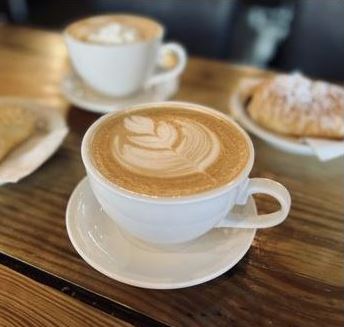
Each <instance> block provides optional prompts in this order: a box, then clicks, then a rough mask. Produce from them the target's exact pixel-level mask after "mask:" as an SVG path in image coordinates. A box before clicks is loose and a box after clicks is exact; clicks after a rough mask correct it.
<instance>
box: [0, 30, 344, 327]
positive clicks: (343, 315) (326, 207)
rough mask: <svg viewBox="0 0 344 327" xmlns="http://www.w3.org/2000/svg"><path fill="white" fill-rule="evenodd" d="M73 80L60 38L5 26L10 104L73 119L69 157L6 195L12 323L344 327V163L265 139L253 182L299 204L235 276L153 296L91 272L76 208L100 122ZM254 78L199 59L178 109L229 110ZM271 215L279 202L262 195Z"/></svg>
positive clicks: (4, 73)
mask: <svg viewBox="0 0 344 327" xmlns="http://www.w3.org/2000/svg"><path fill="white" fill-rule="evenodd" d="M67 70H68V61H67V56H66V50H65V47H64V45H63V42H62V38H61V36H60V35H58V34H54V33H50V32H43V31H37V30H31V29H25V28H13V27H6V26H3V27H0V95H6V96H8V95H10V96H19V95H20V96H25V97H34V98H39V99H41V100H42V101H44V102H46V103H47V104H50V105H55V106H57V107H58V108H60V109H61V110H63V111H64V112H65V113H66V115H67V113H68V124H69V126H70V133H69V135H68V137H67V139H66V141H65V142H64V144H63V145H62V147H61V148H60V149H59V150H58V152H57V153H56V154H55V155H54V156H53V157H52V158H51V159H50V160H49V161H48V162H46V163H45V164H44V165H43V166H42V167H41V168H40V169H39V170H38V171H37V172H35V173H33V174H32V175H31V176H29V177H27V178H25V179H24V180H22V181H20V182H19V183H18V184H14V185H7V186H4V187H1V188H0V260H1V262H0V263H1V266H0V280H1V284H0V285H1V288H0V325H1V326H19V325H20V323H22V325H25V326H30V325H32V326H40V325H43V326H50V325H54V326H55V325H57V326H64V325H68V326H85V325H90V326H112V325H123V326H125V325H129V324H133V325H138V326H162V325H172V326H307V327H309V326H343V325H344V299H343V296H344V288H343V286H344V269H343V249H344V247H343V231H344V217H343V213H344V201H343V199H344V185H343V183H344V165H343V160H342V159H337V160H333V161H331V162H328V163H320V162H319V161H317V160H316V159H314V158H308V157H299V156H296V155H291V154H287V153H283V152H280V151H278V150H275V149H273V148H271V147H270V146H268V145H266V144H265V143H263V142H262V141H260V140H258V139H255V138H253V140H254V144H255V148H256V163H255V168H254V170H253V172H252V176H261V177H268V178H273V179H276V180H278V181H280V182H281V183H283V184H284V185H286V186H287V187H288V189H289V190H290V192H291V195H292V208H291V212H290V215H289V218H288V219H287V220H286V222H285V223H283V224H282V225H280V226H278V227H275V228H271V229H266V230H260V231H258V233H257V235H256V238H255V241H254V244H253V246H252V247H251V249H250V250H249V252H248V253H247V255H246V256H245V257H244V258H243V260H241V262H240V263H239V264H237V265H236V266H235V268H233V269H232V270H231V271H229V272H227V273H225V274H224V275H222V276H221V277H218V278H217V279H215V280H213V281H211V282H208V283H206V284H203V285H199V286H195V287H191V288H186V289H180V290H170V291H157V290H146V289H139V288H135V287H131V286H128V285H124V284H121V283H119V282H116V281H114V280H111V279H109V278H107V277H105V276H103V275H102V274H100V273H98V272H97V271H95V270H94V269H92V268H91V267H90V266H88V265H87V264H86V263H85V262H84V261H83V260H82V259H81V258H80V257H79V255H78V254H77V253H76V252H75V250H74V249H73V247H72V246H71V243H70V242H69V239H68V237H67V233H66V227H65V210H66V204H67V201H68V198H69V196H70V194H71V192H72V191H73V188H74V187H75V186H76V184H77V183H78V182H79V181H80V179H81V178H82V177H83V176H84V175H85V171H84V168H83V166H82V163H81V159H80V142H81V138H82V136H83V134H84V132H85V131H86V129H87V128H88V126H89V125H90V124H91V123H92V122H93V121H94V120H95V119H97V118H98V116H97V115H95V114H91V113H87V112H85V111H82V110H80V109H77V108H74V107H71V106H69V105H68V104H67V103H66V102H65V101H64V100H63V98H62V97H61V95H60V92H59V81H60V80H61V77H62V76H63V74H65V73H66V71H67ZM257 74H262V73H261V72H259V71H256V70H254V69H250V68H245V67H239V66H232V65H229V64H226V63H221V62H215V61H210V60H204V59H198V58H191V59H190V62H189V64H188V67H187V69H186V72H185V74H184V75H183V78H182V83H181V89H180V91H179V92H178V94H177V96H176V99H178V100H187V101H192V102H197V103H201V104H205V105H209V106H211V107H214V108H216V109H219V110H221V111H224V112H226V111H227V99H228V96H229V94H230V92H231V91H232V90H233V87H235V85H236V83H237V82H238V80H239V79H240V78H242V77H243V76H252V75H257ZM257 202H258V206H259V209H260V210H261V211H264V212H268V211H271V210H273V207H274V206H275V203H274V202H273V201H272V200H271V199H270V198H267V197H262V196H260V197H257Z"/></svg>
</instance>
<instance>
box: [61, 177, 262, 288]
mask: <svg viewBox="0 0 344 327" xmlns="http://www.w3.org/2000/svg"><path fill="white" fill-rule="evenodd" d="M84 187H90V186H89V183H88V177H87V176H85V177H84V178H83V179H82V180H81V181H80V182H79V183H78V184H77V186H76V187H75V188H74V190H73V192H72V194H71V196H70V198H69V200H68V204H67V208H66V228H67V234H68V237H69V240H70V242H71V243H72V245H73V247H74V249H75V251H76V252H77V253H78V254H79V255H80V257H81V258H82V259H83V260H84V261H85V262H86V263H87V264H88V265H90V266H91V267H92V268H93V269H95V270H97V271H98V272H100V273H102V274H103V275H105V276H107V277H109V278H111V279H113V280H115V281H117V282H121V283H123V284H127V285H130V286H134V287H140V288H146V289H156V290H168V289H180V288H186V287H191V286H196V285H199V284H203V283H205V282H208V281H210V280H213V279H215V278H217V277H219V276H221V275H222V274H224V273H225V272H227V271H229V270H230V269H232V268H233V267H234V266H235V265H236V264H237V263H238V262H239V261H240V260H241V259H242V258H243V257H244V256H245V254H246V253H247V252H248V250H249V249H250V247H251V245H252V243H253V240H254V238H255V235H256V229H254V228H250V229H248V230H250V231H251V232H252V233H251V235H250V238H249V240H247V244H246V246H245V247H244V249H243V250H242V251H240V253H239V254H238V255H237V257H236V259H235V260H234V261H231V262H230V263H229V264H227V265H225V266H224V267H223V268H222V269H219V270H216V271H215V272H214V273H212V274H207V275H206V276H203V277H198V278H194V279H191V280H189V281H184V282H176V283H171V282H169V283H166V282H146V281H139V280H137V279H132V278H128V277H123V276H121V275H118V274H116V273H113V272H111V271H108V270H107V269H104V268H103V267H102V266H101V265H99V264H98V263H96V262H95V261H93V260H92V259H91V258H90V257H89V256H88V255H87V254H86V252H85V251H84V250H83V249H82V248H81V246H79V244H78V243H77V241H76V239H75V238H74V236H73V235H74V233H75V231H74V232H73V231H72V229H73V227H72V221H73V219H74V222H75V218H73V217H72V216H73V209H72V206H73V205H75V203H77V201H78V199H77V198H78V197H79V196H80V193H81V192H82V189H83V188H84ZM91 192H92V190H91ZM250 198H252V197H250ZM252 199H253V198H252ZM95 201H96V199H95ZM252 204H253V205H254V208H255V210H257V209H256V204H255V201H254V200H252ZM98 205H99V204H98ZM104 214H105V213H104ZM76 225H77V224H75V226H76ZM74 228H75V227H74ZM126 241H127V242H129V240H126ZM132 244H133V243H132ZM133 246H134V247H136V245H134V244H133ZM162 252H163V250H162Z"/></svg>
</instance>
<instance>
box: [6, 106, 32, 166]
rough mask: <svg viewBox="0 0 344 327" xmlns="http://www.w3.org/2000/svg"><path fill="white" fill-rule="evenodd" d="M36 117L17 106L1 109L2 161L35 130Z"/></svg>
mask: <svg viewBox="0 0 344 327" xmlns="http://www.w3.org/2000/svg"><path fill="white" fill-rule="evenodd" d="M35 123H36V119H35V116H34V115H33V114H32V113H31V112H29V111H28V110H27V109H24V108H21V107H17V106H6V107H0V161H1V160H2V159H3V158H4V157H5V156H6V155H7V154H8V153H9V152H10V151H11V150H12V149H13V148H15V147H16V146H18V145H19V144H21V143H22V142H24V141H25V140H26V139H27V138H28V137H29V136H30V135H31V134H33V132H34V130H35Z"/></svg>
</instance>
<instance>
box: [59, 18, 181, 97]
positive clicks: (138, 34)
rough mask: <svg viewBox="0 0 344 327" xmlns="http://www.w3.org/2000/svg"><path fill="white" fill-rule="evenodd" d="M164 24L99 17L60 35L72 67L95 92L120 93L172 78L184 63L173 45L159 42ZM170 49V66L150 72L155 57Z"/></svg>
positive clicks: (125, 94)
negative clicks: (172, 64)
mask: <svg viewBox="0 0 344 327" xmlns="http://www.w3.org/2000/svg"><path fill="white" fill-rule="evenodd" d="M163 36H164V27H163V26H162V25H161V24H159V23H158V22H156V21H154V20H152V19H149V18H145V17H141V16H134V15H104V16H95V17H90V18H86V19H82V20H79V21H77V22H74V23H72V24H70V25H69V26H67V28H66V29H65V31H64V38H65V42H66V45H67V48H68V52H69V56H70V59H71V62H72V65H73V67H74V69H75V70H76V72H77V74H78V75H79V76H80V77H81V78H82V80H83V81H84V82H85V83H86V84H87V85H89V86H90V87H91V88H93V89H95V90H96V91H98V92H100V93H103V94H105V95H109V96H115V97H123V96H128V95H130V94H133V93H135V92H137V91H139V90H140V89H142V88H147V87H151V86H154V85H156V84H159V83H163V82H165V81H168V80H170V79H173V78H176V77H177V76H178V75H179V74H181V72H182V71H183V70H184V68H185V65H186V60H187V56H186V52H185V50H184V48H183V47H182V46H181V45H179V44H177V43H166V44H162V39H163ZM166 52H172V53H173V54H174V55H175V56H176V58H177V60H176V61H177V63H176V64H175V66H174V67H173V68H171V69H169V70H167V71H165V70H164V71H163V72H155V68H156V67H157V65H158V60H159V58H160V57H161V56H162V55H163V54H164V53H166Z"/></svg>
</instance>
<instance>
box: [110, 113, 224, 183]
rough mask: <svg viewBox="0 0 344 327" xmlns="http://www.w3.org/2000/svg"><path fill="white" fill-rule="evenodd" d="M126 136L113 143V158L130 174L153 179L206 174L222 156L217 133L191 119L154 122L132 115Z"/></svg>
mask: <svg viewBox="0 0 344 327" xmlns="http://www.w3.org/2000/svg"><path fill="white" fill-rule="evenodd" d="M123 124H124V127H125V130H126V132H127V133H126V134H125V135H116V136H115V137H114V140H113V155H114V156H115V158H116V160H117V161H118V162H119V163H120V164H121V165H122V166H124V167H126V168H127V169H128V170H130V171H132V172H134V173H138V174H140V175H145V176H151V177H166V178H171V177H180V176H185V175H189V174H193V173H205V171H206V169H207V168H208V167H209V166H210V165H211V164H213V163H214V162H215V161H216V159H217V158H218V156H219V153H220V142H219V139H218V137H217V136H216V134H215V133H213V132H212V131H211V130H210V129H209V128H207V127H206V126H204V125H203V124H201V123H199V122H196V121H193V120H191V119H183V120H180V119H175V120H173V121H163V120H153V119H151V118H148V117H144V116H138V115H131V116H129V117H127V118H125V119H124V120H123Z"/></svg>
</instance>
